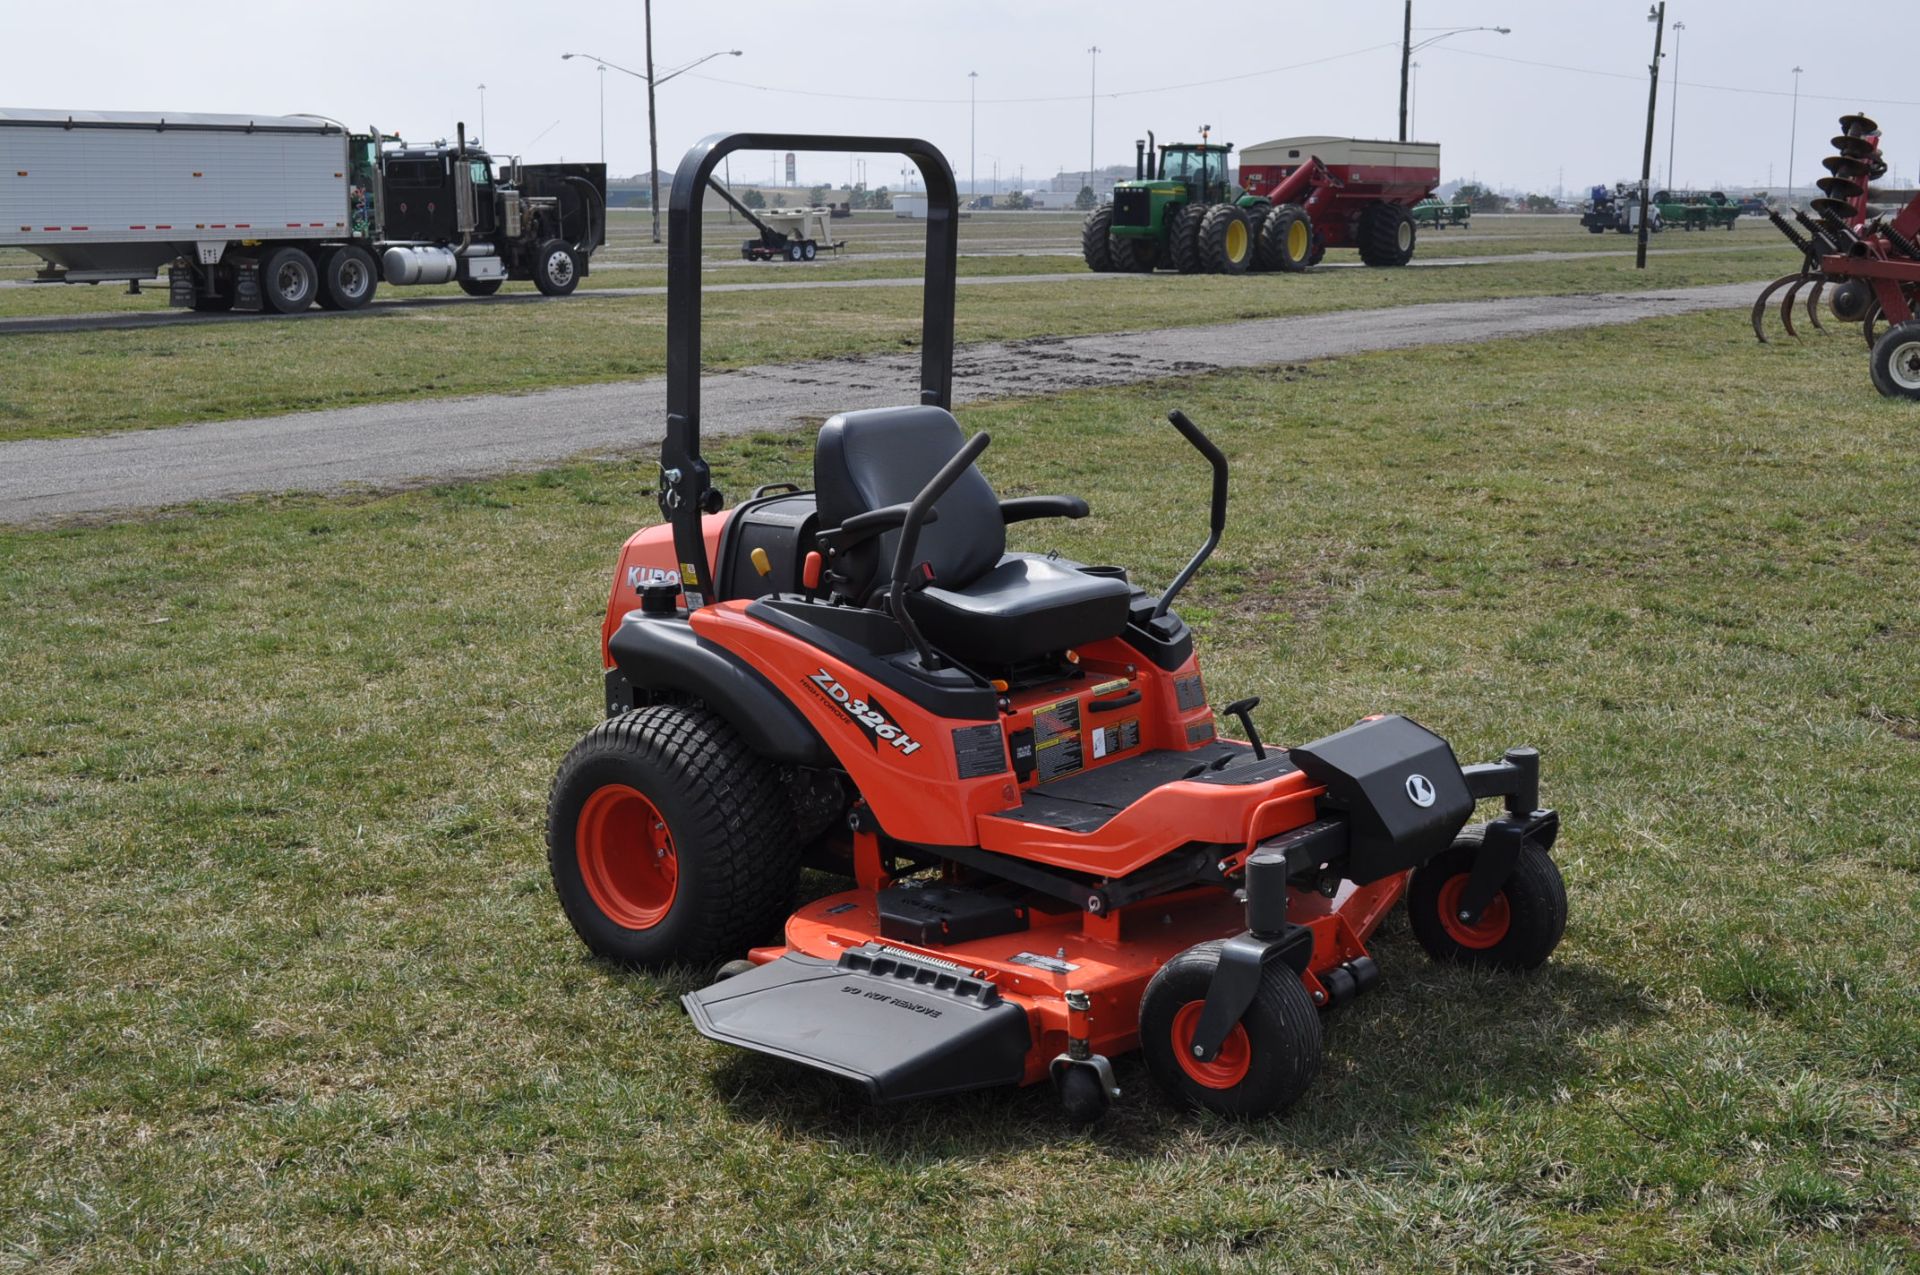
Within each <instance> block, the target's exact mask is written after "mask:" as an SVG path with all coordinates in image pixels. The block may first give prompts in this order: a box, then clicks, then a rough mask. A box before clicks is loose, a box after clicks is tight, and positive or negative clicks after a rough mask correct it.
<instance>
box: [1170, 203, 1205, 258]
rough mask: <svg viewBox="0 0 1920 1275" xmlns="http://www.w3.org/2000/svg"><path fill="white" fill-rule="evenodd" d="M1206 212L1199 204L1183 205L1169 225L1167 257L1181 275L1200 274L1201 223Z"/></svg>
mask: <svg viewBox="0 0 1920 1275" xmlns="http://www.w3.org/2000/svg"><path fill="white" fill-rule="evenodd" d="M1206 212H1207V210H1206V209H1205V208H1204V207H1202V206H1201V205H1199V204H1183V205H1181V208H1180V211H1178V212H1176V213H1174V214H1173V219H1172V221H1170V222H1169V223H1168V224H1167V257H1168V259H1169V260H1170V261H1171V262H1172V264H1173V268H1174V269H1175V270H1178V271H1179V272H1180V273H1181V274H1199V273H1200V269H1201V261H1200V222H1201V219H1202V218H1204V217H1205V216H1206Z"/></svg>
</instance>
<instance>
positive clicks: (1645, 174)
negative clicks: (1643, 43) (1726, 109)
mask: <svg viewBox="0 0 1920 1275" xmlns="http://www.w3.org/2000/svg"><path fill="white" fill-rule="evenodd" d="M1647 21H1649V22H1651V23H1653V61H1652V62H1651V63H1650V64H1649V65H1648V66H1647V148H1646V150H1645V151H1644V152H1642V154H1641V156H1640V247H1639V250H1638V251H1637V252H1635V253H1634V255H1633V268H1634V269H1635V270H1645V269H1646V268H1647V218H1648V208H1647V201H1648V199H1649V198H1650V197H1651V196H1652V194H1653V192H1652V191H1651V190H1650V189H1648V187H1647V182H1648V180H1649V179H1651V178H1652V176H1653V116H1654V111H1655V109H1656V108H1657V107H1658V106H1659V104H1660V41H1661V37H1662V36H1664V35H1666V33H1667V0H1660V3H1659V4H1658V5H1657V6H1655V7H1654V8H1651V9H1648V10H1647Z"/></svg>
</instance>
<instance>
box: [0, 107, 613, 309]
mask: <svg viewBox="0 0 1920 1275" xmlns="http://www.w3.org/2000/svg"><path fill="white" fill-rule="evenodd" d="M606 207H607V176H606V166H605V165H604V164H522V163H521V162H520V161H519V159H518V158H517V157H516V158H509V159H508V160H506V161H505V162H504V163H499V164H496V162H495V160H494V157H493V156H492V155H490V154H488V153H487V152H486V151H485V150H483V149H481V147H480V145H479V144H478V140H477V139H476V141H475V142H473V143H472V144H470V143H469V142H468V140H467V136H466V126H465V125H464V124H462V125H460V126H459V129H458V132H457V140H456V141H455V142H454V143H453V144H452V145H449V144H447V143H446V142H445V141H438V142H434V143H432V144H428V145H416V144H410V143H407V142H404V141H402V140H401V139H400V138H398V137H389V136H383V135H382V134H381V133H380V131H379V130H378V129H369V130H368V131H367V132H365V133H355V132H351V131H349V130H348V128H347V127H346V126H345V125H343V124H341V123H339V122H338V121H335V120H332V119H327V118H325V117H322V116H316V115H276V116H266V115H262V116H251V115H205V114H182V115H162V114H153V113H145V112H123V111H41V110H15V109H5V108H0V246H6V247H16V248H24V249H25V250H27V251H28V252H31V253H34V254H35V255H37V256H38V257H40V259H41V260H42V261H44V262H45V263H46V264H45V265H44V266H43V267H42V268H41V269H40V271H39V272H38V273H37V274H36V275H35V276H34V277H35V280H36V281H37V282H43V283H102V282H108V281H116V282H117V281H125V282H127V283H128V284H129V286H130V287H132V288H134V289H136V290H137V289H138V286H139V284H140V283H141V282H142V281H144V280H148V279H156V278H158V277H159V274H160V272H161V271H162V270H165V271H166V272H167V275H168V299H169V303H170V304H172V305H176V306H181V307H187V308H191V309H195V310H240V311H267V312H271V313H278V314H293V313H297V312H299V311H302V310H305V309H307V308H308V307H309V306H312V305H316V304H317V305H319V306H322V307H323V308H326V309H332V310H356V309H359V308H360V307H361V306H364V305H366V304H367V303H368V302H369V301H371V300H373V297H374V294H375V292H376V291H377V289H378V288H379V285H380V284H381V283H388V284H393V285H396V286H411V285H420V284H444V283H454V284H458V285H459V286H460V288H461V289H462V290H463V291H465V292H466V293H468V294H469V295H471V296H489V295H491V294H493V293H495V292H497V291H499V289H500V286H501V284H502V283H504V282H506V281H507V280H509V279H526V280H531V281H532V282H533V283H534V285H535V286H536V287H538V288H539V290H540V291H541V292H543V293H545V294H546V295H548V296H565V295H567V294H568V293H571V292H572V291H573V290H574V288H575V287H577V286H578V284H579V281H580V280H581V279H582V278H584V277H585V276H586V274H587V269H588V262H589V261H590V259H591V258H592V256H593V253H594V252H595V250H597V249H598V248H599V247H600V246H601V245H602V244H603V243H605V242H606Z"/></svg>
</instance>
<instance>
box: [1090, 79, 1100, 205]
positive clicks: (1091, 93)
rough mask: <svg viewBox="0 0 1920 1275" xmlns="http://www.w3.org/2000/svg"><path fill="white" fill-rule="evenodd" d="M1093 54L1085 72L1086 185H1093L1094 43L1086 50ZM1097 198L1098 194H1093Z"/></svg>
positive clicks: (1095, 81)
mask: <svg viewBox="0 0 1920 1275" xmlns="http://www.w3.org/2000/svg"><path fill="white" fill-rule="evenodd" d="M1087 52H1088V53H1090V54H1092V55H1093V61H1092V70H1090V71H1089V72H1088V73H1087V185H1089V186H1091V185H1093V151H1094V146H1093V100H1094V90H1095V88H1096V87H1097V86H1098V85H1099V83H1100V46H1099V45H1097V44H1096V45H1094V46H1093V47H1092V48H1090V49H1088V50H1087ZM1095 198H1098V195H1096V196H1095Z"/></svg>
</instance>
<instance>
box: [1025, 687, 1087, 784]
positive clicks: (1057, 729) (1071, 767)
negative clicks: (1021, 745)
mask: <svg viewBox="0 0 1920 1275" xmlns="http://www.w3.org/2000/svg"><path fill="white" fill-rule="evenodd" d="M1033 750H1034V760H1035V762H1036V763H1037V768H1038V770H1039V772H1040V781H1041V782H1042V783H1045V782H1046V781H1047V780H1049V779H1058V778H1059V777H1060V776H1062V775H1070V774H1072V773H1073V772H1074V771H1076V770H1079V769H1080V768H1081V767H1082V766H1084V765H1086V758H1085V755H1084V754H1083V753H1082V752H1081V751H1080V700H1079V699H1078V698H1077V697H1076V698H1073V699H1063V700H1056V701H1055V702H1053V703H1051V704H1042V705H1040V706H1039V707H1037V708H1035V709H1034V710H1033Z"/></svg>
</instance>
